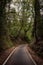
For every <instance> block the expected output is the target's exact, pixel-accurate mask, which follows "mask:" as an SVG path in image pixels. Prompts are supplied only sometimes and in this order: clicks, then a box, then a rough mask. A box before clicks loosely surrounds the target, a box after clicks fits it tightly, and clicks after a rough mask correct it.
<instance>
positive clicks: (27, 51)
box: [25, 48, 37, 65]
mask: <svg viewBox="0 0 43 65" xmlns="http://www.w3.org/2000/svg"><path fill="white" fill-rule="evenodd" d="M25 50H26V52H27V54H28V56H29V57H30V59H31V60H32V62H33V63H34V64H35V65H37V64H36V62H35V61H34V59H33V58H32V56H31V54H30V53H28V50H27V49H26V48H25Z"/></svg>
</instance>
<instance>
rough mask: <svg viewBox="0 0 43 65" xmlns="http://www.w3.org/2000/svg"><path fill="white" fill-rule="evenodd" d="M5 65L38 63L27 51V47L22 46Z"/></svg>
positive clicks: (33, 64) (34, 64)
mask: <svg viewBox="0 0 43 65" xmlns="http://www.w3.org/2000/svg"><path fill="white" fill-rule="evenodd" d="M3 65H36V63H35V62H34V60H33V59H32V57H31V55H30V53H29V52H28V50H27V49H26V45H20V46H18V47H17V48H16V49H15V51H14V52H13V54H12V55H11V57H10V58H9V59H8V61H7V62H6V63H5V64H3Z"/></svg>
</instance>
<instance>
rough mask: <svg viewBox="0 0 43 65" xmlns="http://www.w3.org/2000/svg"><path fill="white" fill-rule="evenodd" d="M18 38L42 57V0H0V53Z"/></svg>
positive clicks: (17, 40)
mask: <svg viewBox="0 0 43 65" xmlns="http://www.w3.org/2000/svg"><path fill="white" fill-rule="evenodd" d="M20 40H21V41H24V42H26V43H27V44H28V46H29V47H30V48H31V49H32V50H33V51H34V52H36V55H37V56H39V57H41V58H42V59H43V0H0V53H1V52H2V51H4V50H6V49H9V48H12V47H13V46H15V45H21V44H25V43H22V42H20V43H19V41H20ZM15 42H17V43H15Z"/></svg>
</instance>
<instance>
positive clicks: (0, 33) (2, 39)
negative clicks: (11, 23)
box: [0, 0, 11, 50]
mask: <svg viewBox="0 0 43 65" xmlns="http://www.w3.org/2000/svg"><path fill="white" fill-rule="evenodd" d="M10 1H11V0H1V1H0V50H1V49H4V47H5V45H6V47H7V46H8V47H9V46H10V43H9V44H8V42H9V41H10V39H9V34H8V28H7V20H6V4H7V2H8V3H10Z"/></svg>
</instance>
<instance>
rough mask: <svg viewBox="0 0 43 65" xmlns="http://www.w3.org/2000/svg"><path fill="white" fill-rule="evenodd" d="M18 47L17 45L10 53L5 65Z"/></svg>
mask: <svg viewBox="0 0 43 65" xmlns="http://www.w3.org/2000/svg"><path fill="white" fill-rule="evenodd" d="M16 49H17V47H16V48H15V49H14V50H13V51H12V52H11V53H10V54H9V56H8V57H7V59H6V60H5V61H4V62H3V64H2V65H5V64H6V63H7V61H8V60H9V58H10V57H11V56H12V54H13V53H14V52H15V50H16Z"/></svg>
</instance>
